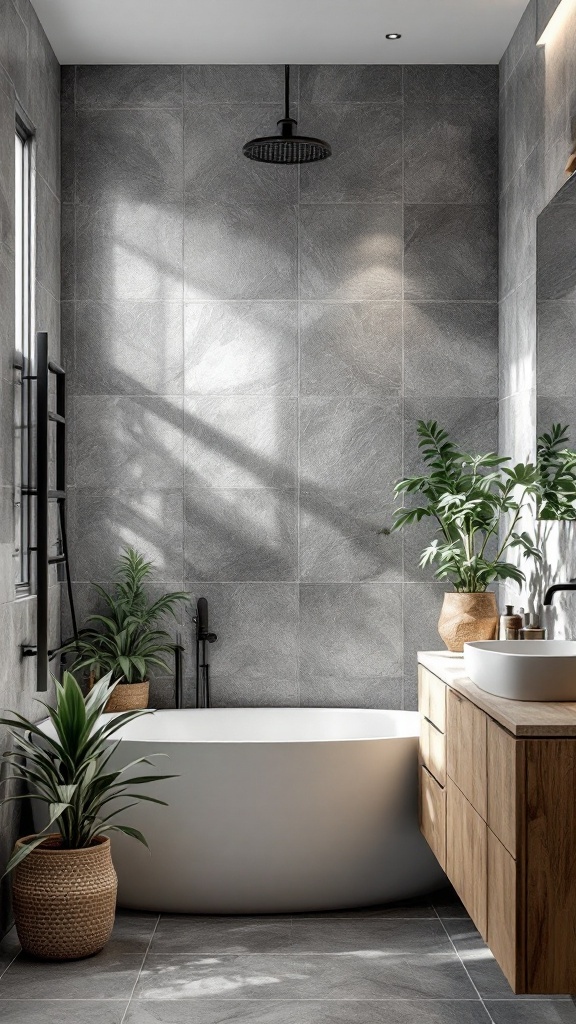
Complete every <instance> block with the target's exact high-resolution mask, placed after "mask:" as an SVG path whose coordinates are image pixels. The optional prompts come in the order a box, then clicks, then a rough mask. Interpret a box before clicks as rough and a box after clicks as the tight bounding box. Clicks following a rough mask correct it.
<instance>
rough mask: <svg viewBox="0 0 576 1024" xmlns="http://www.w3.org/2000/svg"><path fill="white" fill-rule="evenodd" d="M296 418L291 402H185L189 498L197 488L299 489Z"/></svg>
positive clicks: (185, 460) (229, 400) (195, 400)
mask: <svg viewBox="0 0 576 1024" xmlns="http://www.w3.org/2000/svg"><path fill="white" fill-rule="evenodd" d="M296 417H297V410H296V401H295V400H293V399H290V398H263V397H262V398H256V397H251V398H248V397H245V398H241V397H230V398H216V397H206V398H185V400H184V477H185V483H186V487H187V489H188V492H190V489H191V488H193V487H194V486H200V487H288V488H293V487H295V486H296V473H297V422H296Z"/></svg>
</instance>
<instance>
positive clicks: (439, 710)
mask: <svg viewBox="0 0 576 1024" xmlns="http://www.w3.org/2000/svg"><path fill="white" fill-rule="evenodd" d="M446 689H447V687H446V684H445V683H443V682H442V680H441V679H438V676H435V675H433V673H432V672H429V671H428V669H427V668H424V667H423V666H422V665H419V666H418V708H419V710H420V711H421V713H422V714H423V715H424V717H425V718H427V719H428V721H429V722H432V724H433V725H435V726H436V728H437V729H439V730H440V732H446Z"/></svg>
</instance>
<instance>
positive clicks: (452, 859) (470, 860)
mask: <svg viewBox="0 0 576 1024" xmlns="http://www.w3.org/2000/svg"><path fill="white" fill-rule="evenodd" d="M487 833H488V826H487V824H486V822H485V821H483V820H482V818H481V817H480V815H479V814H478V812H477V811H475V810H474V808H473V807H472V804H470V803H469V802H468V800H467V799H466V797H465V796H464V795H463V794H462V793H461V792H460V790H459V788H458V786H456V785H455V784H454V783H453V782H452V779H451V778H450V777H448V780H447V783H446V874H447V875H448V878H449V879H450V881H451V882H452V885H453V886H454V888H455V889H456V892H457V893H458V895H459V897H460V899H461V900H462V903H463V904H464V906H465V907H466V910H467V911H468V913H469V914H470V917H471V918H472V920H473V921H474V924H475V925H476V927H477V929H478V931H479V932H480V934H481V936H482V938H483V939H484V940H485V941H486V937H487V881H488V878H487V872H488V864H487V860H488V855H487V842H488V838H487Z"/></svg>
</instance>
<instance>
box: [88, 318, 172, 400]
mask: <svg viewBox="0 0 576 1024" xmlns="http://www.w3.org/2000/svg"><path fill="white" fill-rule="evenodd" d="M182 320H183V311H182V305H181V304H180V303H173V302H128V301H126V302H90V301H88V302H77V303H76V324H75V332H76V333H75V339H74V347H73V350H72V353H73V368H71V367H70V364H69V366H68V370H69V372H70V371H71V386H72V389H73V392H74V393H75V394H77V395H80V394H84V395H147V394H150V395H154V394H156V395H177V394H182V381H183V357H182V335H183V324H182Z"/></svg>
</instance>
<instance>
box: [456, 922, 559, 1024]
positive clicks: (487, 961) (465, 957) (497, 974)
mask: <svg viewBox="0 0 576 1024" xmlns="http://www.w3.org/2000/svg"><path fill="white" fill-rule="evenodd" d="M442 923H443V925H444V927H445V928H446V931H447V932H448V934H449V936H450V938H451V940H452V942H453V943H454V946H455V948H456V951H457V953H458V955H459V956H460V958H461V959H462V962H463V964H464V966H465V967H466V970H467V971H468V973H469V975H470V977H471V979H472V981H473V983H474V985H475V986H476V988H477V989H478V992H479V993H480V996H481V997H482V999H497V1000H500V999H501V1000H506V1001H514V1000H515V1001H517V1002H528V1001H534V1002H536V1001H537V1002H540V1001H541V1000H542V997H541V996H517V995H515V994H514V992H513V991H512V989H511V988H510V985H509V984H508V982H507V980H506V978H505V977H504V975H503V973H502V971H501V970H500V968H499V966H498V964H497V963H496V961H495V959H494V957H493V956H492V953H491V952H490V950H489V949H488V946H487V945H486V944H485V943H484V942H483V941H482V939H481V937H480V935H479V933H478V932H477V930H476V928H475V927H474V925H473V924H472V922H471V921H457V920H450V919H447V918H446V919H443V921H442ZM534 1012H536V1011H534ZM502 1013H504V1010H502ZM513 1019H514V1018H511V1020H513ZM521 1019H522V1018H518V1020H521ZM552 1019H553V1018H552ZM501 1020H502V1021H505V1020H506V1018H505V1017H504V1016H501ZM534 1020H538V1017H535V1018H534Z"/></svg>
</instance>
